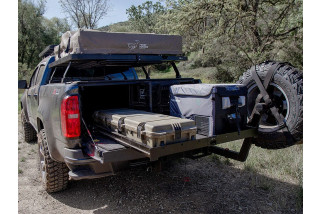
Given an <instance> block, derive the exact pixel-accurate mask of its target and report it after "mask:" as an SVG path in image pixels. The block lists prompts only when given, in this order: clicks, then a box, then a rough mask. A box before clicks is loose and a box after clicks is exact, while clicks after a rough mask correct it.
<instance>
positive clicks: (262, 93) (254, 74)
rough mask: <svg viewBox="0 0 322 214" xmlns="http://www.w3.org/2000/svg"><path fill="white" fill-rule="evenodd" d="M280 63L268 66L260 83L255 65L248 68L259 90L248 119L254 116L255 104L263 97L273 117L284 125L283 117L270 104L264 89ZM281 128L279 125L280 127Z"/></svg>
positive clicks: (280, 124) (270, 101)
mask: <svg viewBox="0 0 322 214" xmlns="http://www.w3.org/2000/svg"><path fill="white" fill-rule="evenodd" d="M280 66H281V65H280V63H276V64H274V65H273V66H271V67H270V69H269V70H268V72H267V75H266V77H265V79H264V84H263V83H262V81H261V80H260V78H259V76H258V74H257V72H256V68H255V66H252V67H251V69H250V72H251V75H252V77H253V79H254V80H255V82H256V84H257V86H258V89H259V91H260V94H259V95H258V96H257V98H256V101H255V105H254V109H253V112H252V114H251V117H250V120H251V119H252V118H253V117H254V114H255V113H256V105H257V104H258V103H259V102H260V100H261V99H262V98H263V99H264V101H265V104H266V105H268V106H270V110H271V112H272V114H273V115H274V117H275V118H276V120H277V121H278V123H279V126H285V119H284V117H283V115H281V114H279V113H278V110H277V108H276V107H275V106H273V105H272V100H271V99H270V97H269V95H268V93H267V91H266V89H267V87H268V84H269V82H270V81H271V79H272V77H273V74H274V72H275V71H276V69H278V68H279V67H280ZM280 128H281V127H280Z"/></svg>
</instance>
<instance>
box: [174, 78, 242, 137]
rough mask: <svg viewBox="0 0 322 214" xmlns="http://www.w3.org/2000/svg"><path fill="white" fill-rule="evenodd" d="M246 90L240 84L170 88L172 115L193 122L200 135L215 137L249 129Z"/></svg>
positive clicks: (188, 85) (194, 85)
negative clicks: (247, 124) (247, 125)
mask: <svg viewBox="0 0 322 214" xmlns="http://www.w3.org/2000/svg"><path fill="white" fill-rule="evenodd" d="M246 99H247V87H245V86H243V85H241V84H186V85H173V86H171V88H170V115H172V116H175V117H181V118H188V119H193V120H195V122H196V125H197V133H198V134H201V135H204V136H215V135H218V134H223V133H229V132H233V131H240V130H243V129H246V123H247V106H246V103H247V100H246Z"/></svg>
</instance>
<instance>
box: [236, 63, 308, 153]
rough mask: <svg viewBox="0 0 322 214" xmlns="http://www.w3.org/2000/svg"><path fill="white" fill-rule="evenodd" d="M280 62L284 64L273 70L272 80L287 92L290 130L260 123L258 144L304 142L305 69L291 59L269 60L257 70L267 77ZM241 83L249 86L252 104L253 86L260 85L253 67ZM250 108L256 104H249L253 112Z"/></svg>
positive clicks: (282, 145) (281, 145)
mask: <svg viewBox="0 0 322 214" xmlns="http://www.w3.org/2000/svg"><path fill="white" fill-rule="evenodd" d="M276 63H279V64H280V65H281V66H280V67H279V68H278V70H277V71H276V72H275V73H274V74H273V77H272V79H271V82H270V84H275V85H277V86H279V87H280V88H281V89H282V90H283V91H284V92H285V95H286V97H287V99H288V103H289V105H288V111H289V114H288V118H287V120H286V125H287V130H288V131H287V134H285V129H284V133H283V131H282V130H277V131H276V130H273V128H267V127H265V128H261V127H259V129H258V138H256V139H255V145H256V146H259V147H262V148H266V149H281V148H286V147H289V146H292V145H294V144H296V143H299V142H302V139H303V73H302V72H301V71H300V70H298V69H296V68H294V67H293V66H292V65H291V64H289V63H281V62H275V61H266V62H264V63H261V64H259V65H256V66H255V69H256V72H257V74H258V76H259V77H260V79H261V80H262V81H263V80H264V79H265V77H266V75H267V72H268V69H269V68H270V67H271V66H273V65H275V64H276ZM237 83H240V84H244V85H246V86H247V88H248V90H249V91H248V98H249V99H248V104H249V105H250V103H252V102H251V100H250V89H251V88H254V87H257V85H256V83H255V81H254V79H253V78H252V74H251V71H250V70H248V71H247V72H245V73H244V74H243V75H242V76H241V77H240V78H239V80H238V82H237ZM254 85H255V86H254ZM252 98H253V97H252ZM253 103H254V100H253ZM273 104H274V103H273ZM250 109H253V106H248V115H250V114H251V112H250Z"/></svg>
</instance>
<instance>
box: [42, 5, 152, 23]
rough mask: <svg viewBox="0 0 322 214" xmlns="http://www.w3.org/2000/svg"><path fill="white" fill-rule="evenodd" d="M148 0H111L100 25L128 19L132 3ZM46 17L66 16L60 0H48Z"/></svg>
mask: <svg viewBox="0 0 322 214" xmlns="http://www.w3.org/2000/svg"><path fill="white" fill-rule="evenodd" d="M146 1H147V0H132V1H127V0H110V1H109V2H110V5H111V9H110V11H109V12H108V15H107V16H106V17H104V18H103V19H101V20H100V21H99V22H98V27H102V26H105V25H110V24H113V23H116V22H122V21H126V20H127V14H126V9H128V8H129V7H131V5H135V6H137V5H140V4H142V3H144V2H146ZM150 1H152V2H153V3H155V2H157V0H150ZM44 16H45V17H46V18H49V19H50V18H52V17H58V18H65V17H66V15H65V14H64V13H63V12H62V10H61V7H60V4H59V1H58V0H47V4H46V12H45V14H44Z"/></svg>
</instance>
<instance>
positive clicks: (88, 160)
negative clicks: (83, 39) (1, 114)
mask: <svg viewBox="0 0 322 214" xmlns="http://www.w3.org/2000/svg"><path fill="white" fill-rule="evenodd" d="M52 53H53V46H48V47H47V48H46V49H45V50H44V51H43V52H42V53H41V54H40V56H41V57H43V59H42V60H41V62H40V63H39V64H38V65H37V66H36V68H35V70H34V72H33V74H32V77H31V79H30V82H29V84H27V81H25V80H19V82H18V86H19V88H20V89H25V92H24V94H23V96H22V97H21V109H22V110H21V121H22V127H23V137H24V140H25V141H26V142H34V141H36V140H37V139H38V145H39V151H38V153H39V163H40V172H41V176H42V184H43V186H44V188H45V190H46V191H48V192H57V191H61V190H64V189H66V188H67V184H68V181H69V180H70V179H73V180H80V179H93V178H100V177H104V176H110V175H114V174H116V173H117V172H118V171H120V170H122V169H125V168H127V167H130V166H137V165H140V164H145V165H149V166H152V167H153V168H154V169H160V167H161V163H162V162H163V161H165V160H167V159H170V158H177V157H183V156H185V157H191V158H198V157H202V156H206V155H209V154H212V153H215V154H219V155H222V156H225V157H228V158H232V159H235V160H239V161H245V160H246V158H247V155H248V151H249V149H250V147H251V145H252V144H255V145H257V146H261V147H263V148H268V149H278V148H284V147H287V146H291V145H294V144H295V143H297V142H298V141H300V140H301V137H302V135H301V130H300V129H301V125H302V118H303V114H302V113H301V111H302V109H301V108H302V106H303V104H302V103H301V100H302V99H303V98H302V87H303V85H302V76H301V74H300V73H299V71H298V70H296V69H294V68H293V67H292V66H291V65H289V64H281V63H276V62H272V61H269V62H265V63H263V64H261V65H259V66H257V67H256V71H257V72H258V73H260V75H258V76H259V77H257V78H260V79H261V80H263V81H264V80H265V75H263V74H266V73H267V75H269V72H270V71H269V70H270V69H269V68H271V67H274V65H276V64H277V65H280V66H279V67H278V69H277V68H276V67H275V69H276V70H277V71H275V73H274V74H271V75H272V76H273V77H272V78H271V79H270V80H269V81H266V80H265V81H264V83H263V84H262V86H263V87H262V86H260V87H255V85H256V84H261V83H258V82H256V77H254V76H253V77H252V75H251V70H252V69H250V70H249V71H247V72H246V74H244V75H243V77H241V79H240V80H239V82H240V83H243V84H246V85H248V88H249V98H248V99H249V102H248V103H249V105H250V107H249V110H248V111H249V115H250V118H251V119H252V122H253V123H257V125H256V124H255V125H254V124H253V125H252V126H250V127H249V128H248V129H246V130H242V131H241V132H232V133H224V134H221V135H217V136H213V137H207V138H205V137H197V138H196V139H195V140H191V141H188V142H184V143H178V144H171V145H166V146H163V147H157V148H151V149H149V150H147V149H146V148H142V147H140V146H137V145H134V144H132V143H131V141H129V140H128V139H126V138H125V137H124V136H121V135H111V134H108V133H104V132H101V131H100V130H97V129H95V127H94V126H93V121H92V120H93V119H92V115H93V112H95V111H96V110H99V109H112V108H124V107H128V108H133V109H141V110H145V111H150V112H155V113H161V114H166V115H169V112H170V109H169V88H170V86H172V85H179V84H197V83H201V81H200V80H198V79H193V78H181V76H180V73H179V71H178V69H177V67H176V65H175V62H178V61H182V60H186V58H185V57H182V56H162V55H144V54H142V55H140V54H128V55H126V54H122V55H117V54H114V55H95V54H83V55H81V54H79V55H77V54H74V55H69V56H66V57H64V58H61V59H59V60H55V56H54V55H53V54H52ZM103 62H104V63H107V65H108V66H105V67H104V69H101V67H97V65H98V64H99V65H102V63H103ZM160 63H168V64H171V65H172V66H173V68H174V71H175V74H176V75H175V77H174V78H171V79H151V78H150V77H149V75H148V73H147V72H146V69H145V66H147V65H154V64H160ZM138 67H139V68H140V69H142V70H143V71H144V73H145V75H146V78H144V79H139V78H138V75H137V73H136V69H137V68H138ZM265 72H266V73H265ZM281 74H284V76H283V75H281ZM285 77H291V78H289V79H287V80H288V81H287V84H288V85H287V87H289V86H293V87H292V90H293V89H294V86H296V90H293V91H292V90H288V91H287V90H285V89H284V88H285V87H284V86H283V83H284V85H285ZM267 82H268V83H270V82H272V84H270V86H268V83H267ZM279 83H280V84H279ZM281 85H282V86H281ZM263 93H264V96H265V95H267V94H268V97H270V99H271V100H273V103H276V105H275V107H274V108H275V110H276V109H277V112H278V113H279V114H281V115H284V120H283V121H284V127H283V124H282V125H281V124H278V123H276V120H275V121H274V122H271V121H270V120H271V118H272V117H276V114H274V108H273V107H272V105H270V106H269V107H266V105H265V103H263V102H257V101H256V100H262V101H263V99H264V98H263V97H264V96H262V97H260V96H259V95H261V94H263ZM265 93H266V94H265ZM258 97H260V98H263V99H258ZM264 101H265V99H264ZM266 102H268V101H267V99H266ZM254 106H255V107H254ZM290 106H292V108H293V109H291V108H290ZM254 109H255V110H254ZM270 110H271V112H273V113H269V111H270ZM290 112H292V113H293V114H291V113H290ZM275 113H276V112H275ZM256 116H257V117H258V118H260V119H257V120H256ZM254 121H255V122H254ZM256 121H257V122H256ZM279 125H281V126H282V127H281V126H279ZM285 125H287V126H288V131H287V133H286V131H285ZM281 130H282V131H281ZM237 139H245V140H244V142H243V144H242V147H241V150H240V151H239V152H235V151H230V150H227V149H223V148H221V147H219V146H218V144H221V143H225V142H229V141H233V140H237Z"/></svg>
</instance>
